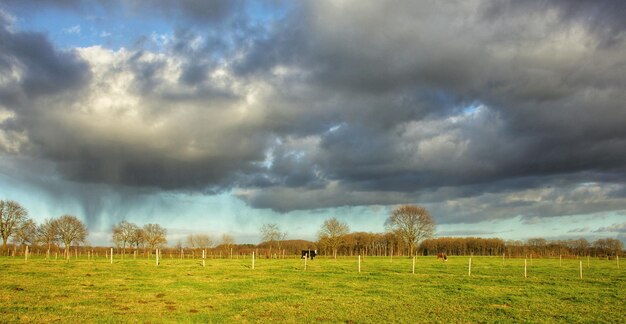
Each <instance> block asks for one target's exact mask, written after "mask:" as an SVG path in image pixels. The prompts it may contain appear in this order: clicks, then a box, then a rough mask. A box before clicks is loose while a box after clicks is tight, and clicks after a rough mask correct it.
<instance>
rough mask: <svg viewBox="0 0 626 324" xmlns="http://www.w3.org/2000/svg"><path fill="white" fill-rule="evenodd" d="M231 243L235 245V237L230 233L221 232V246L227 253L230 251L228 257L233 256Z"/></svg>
mask: <svg viewBox="0 0 626 324" xmlns="http://www.w3.org/2000/svg"><path fill="white" fill-rule="evenodd" d="M233 245H235V238H234V237H233V236H232V235H230V234H226V233H224V234H222V247H223V248H225V249H226V251H227V253H228V252H230V257H231V258H232V257H233V250H232V249H233Z"/></svg>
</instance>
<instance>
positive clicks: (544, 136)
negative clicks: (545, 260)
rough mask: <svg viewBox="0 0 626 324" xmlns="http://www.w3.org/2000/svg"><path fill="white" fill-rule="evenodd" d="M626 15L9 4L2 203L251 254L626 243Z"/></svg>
mask: <svg viewBox="0 0 626 324" xmlns="http://www.w3.org/2000/svg"><path fill="white" fill-rule="evenodd" d="M625 16H626V2H624V1H621V0H615V1H571V0H554V1H540V0H529V1H514V0H509V1H507V0H501V1H479V0H469V1H434V0H433V1H325V0H316V1H298V2H295V1H280V0H267V1H238V0H217V1H204V0H183V1H174V0H163V1H148V0H129V1H122V0H107V1H105V0H101V1H96V0H94V1H82V0H58V1H52V0H49V1H35V0H5V1H2V2H0V199H12V200H16V201H18V202H20V203H21V204H22V205H23V206H24V207H25V208H26V209H27V210H28V211H29V215H30V216H31V217H32V218H34V219H35V220H36V221H38V222H40V221H42V220H44V219H46V218H51V217H58V216H60V215H63V214H72V215H75V216H77V217H79V218H80V219H82V220H84V221H85V222H86V224H87V226H88V228H89V231H90V237H89V241H90V243H91V244H94V245H107V244H111V240H110V231H111V226H112V225H114V224H116V223H118V222H120V221H121V220H128V221H131V222H135V223H137V224H139V225H143V224H147V223H158V224H161V225H162V226H164V227H166V228H167V229H168V239H169V242H170V243H171V244H175V243H176V242H178V241H180V240H184V237H185V236H186V235H187V234H189V233H208V234H210V235H212V236H213V237H214V238H215V239H216V240H218V239H219V236H220V235H221V234H223V233H228V234H231V235H233V236H234V237H235V239H236V241H237V242H238V243H258V242H259V240H260V237H259V236H260V235H259V229H260V227H261V225H262V224H265V223H278V224H279V225H280V226H281V229H282V230H283V231H285V232H287V238H288V239H308V240H315V239H316V233H317V231H318V230H319V228H320V226H321V224H322V222H323V221H324V220H325V219H327V218H330V217H337V218H338V219H340V220H342V221H344V222H346V223H347V224H348V225H349V226H350V229H351V230H352V231H367V232H382V231H384V230H385V228H384V222H385V219H386V218H387V217H388V216H389V214H390V212H391V210H393V209H394V208H395V207H397V206H399V205H402V204H418V205H421V206H424V207H426V208H427V209H428V210H429V211H430V213H431V215H432V217H433V218H434V220H435V222H436V224H437V236H479V237H500V238H503V239H513V240H525V239H528V238H535V237H544V238H547V239H577V238H580V237H584V238H587V239H589V240H595V239H598V238H608V237H611V238H618V239H621V240H622V241H624V242H626V55H624V53H626V20H624V19H623V17H625Z"/></svg>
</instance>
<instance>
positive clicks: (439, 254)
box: [437, 253, 448, 261]
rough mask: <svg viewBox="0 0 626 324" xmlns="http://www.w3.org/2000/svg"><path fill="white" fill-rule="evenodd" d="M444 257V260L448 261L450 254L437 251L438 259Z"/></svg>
mask: <svg viewBox="0 0 626 324" xmlns="http://www.w3.org/2000/svg"><path fill="white" fill-rule="evenodd" d="M439 259H443V261H448V256H447V255H446V254H445V253H437V260H439Z"/></svg>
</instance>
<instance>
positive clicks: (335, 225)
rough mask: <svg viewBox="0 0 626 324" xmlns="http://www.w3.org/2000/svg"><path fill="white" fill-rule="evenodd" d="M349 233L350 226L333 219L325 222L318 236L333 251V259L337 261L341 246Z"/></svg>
mask: <svg viewBox="0 0 626 324" xmlns="http://www.w3.org/2000/svg"><path fill="white" fill-rule="evenodd" d="M349 231H350V227H348V224H346V223H344V222H341V221H339V220H338V219H337V218H336V217H333V218H329V219H327V220H325V221H324V223H323V224H322V228H321V229H320V231H319V232H318V234H317V236H318V237H319V240H320V241H321V242H323V243H325V245H327V246H328V247H330V248H331V249H332V251H333V257H334V258H335V259H336V258H337V250H338V249H339V245H341V243H342V242H343V240H344V237H345V235H346V234H348V232H349Z"/></svg>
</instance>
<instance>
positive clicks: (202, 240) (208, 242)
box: [186, 233, 213, 249]
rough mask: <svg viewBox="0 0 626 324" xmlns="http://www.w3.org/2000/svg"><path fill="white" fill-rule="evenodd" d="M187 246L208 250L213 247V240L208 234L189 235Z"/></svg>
mask: <svg viewBox="0 0 626 324" xmlns="http://www.w3.org/2000/svg"><path fill="white" fill-rule="evenodd" d="M186 244H187V246H189V247H191V248H200V249H208V248H210V247H212V246H213V239H212V238H211V236H209V235H208V234H202V233H199V234H189V235H187V240H186Z"/></svg>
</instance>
